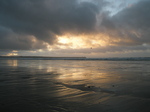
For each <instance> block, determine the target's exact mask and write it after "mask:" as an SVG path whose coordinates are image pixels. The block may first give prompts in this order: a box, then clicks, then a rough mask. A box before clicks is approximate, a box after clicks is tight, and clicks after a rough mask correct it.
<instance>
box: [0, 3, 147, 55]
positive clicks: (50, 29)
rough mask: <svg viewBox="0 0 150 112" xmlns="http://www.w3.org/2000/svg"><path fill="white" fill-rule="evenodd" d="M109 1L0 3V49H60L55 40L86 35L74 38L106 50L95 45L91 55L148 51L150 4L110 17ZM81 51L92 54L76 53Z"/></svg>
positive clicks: (134, 7)
mask: <svg viewBox="0 0 150 112" xmlns="http://www.w3.org/2000/svg"><path fill="white" fill-rule="evenodd" d="M108 1H109V0H107V1H106V0H0V49H1V50H2V49H3V50H6V49H7V50H35V49H44V48H47V45H49V46H55V45H56V44H59V45H60V43H58V37H59V36H64V35H66V34H67V33H69V34H72V35H85V36H84V37H82V36H79V37H77V38H81V37H82V38H85V39H83V40H86V43H87V44H88V45H89V46H90V42H91V41H89V42H88V41H87V40H88V39H89V40H95V41H97V42H98V40H103V41H107V45H108V47H107V46H106V47H107V48H103V47H101V46H100V47H98V46H96V45H95V46H96V50H95V51H94V50H93V52H105V51H106V50H107V51H114V52H115V51H118V50H119V51H121V50H122V51H124V49H125V48H128V49H131V50H138V49H139V50H148V49H150V48H149V47H148V46H149V44H150V37H149V36H150V22H149V20H150V14H149V12H150V7H149V6H150V1H148V0H140V1H139V2H137V3H135V4H130V5H128V6H127V7H125V6H124V7H125V8H124V9H122V10H121V11H119V12H118V13H117V14H115V15H113V16H110V15H111V14H110V13H109V12H108V11H106V10H105V8H106V7H107V8H108V7H109V6H111V1H110V2H108ZM118 10H119V9H118ZM86 35H90V36H86ZM91 35H95V36H91ZM92 45H93V44H91V47H92ZM66 46H68V45H67V44H66ZM112 46H113V47H112ZM128 46H129V47H128ZM132 46H133V47H132ZM139 46H141V47H139ZM143 46H147V47H146V48H145V47H143ZM112 48H113V49H112ZM81 51H82V52H91V51H86V50H85V49H84V51H83V50H76V52H81ZM66 52H70V51H66Z"/></svg>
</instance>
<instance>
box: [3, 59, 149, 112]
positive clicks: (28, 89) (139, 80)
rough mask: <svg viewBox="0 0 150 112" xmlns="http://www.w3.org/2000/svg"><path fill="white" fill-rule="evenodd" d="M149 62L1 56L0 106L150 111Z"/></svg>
mask: <svg viewBox="0 0 150 112" xmlns="http://www.w3.org/2000/svg"><path fill="white" fill-rule="evenodd" d="M149 68H150V62H146V61H140V62H136V61H133V62H129V61H128V62H125V61H124V62H122V61H117V62H116V61H60V60H59V61H57V60H55V61H52V60H51V61H47V60H34V61H33V60H0V110H1V112H149V110H150V107H149V105H150V89H149V88H150V69H149Z"/></svg>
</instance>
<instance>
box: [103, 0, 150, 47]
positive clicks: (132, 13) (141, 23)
mask: <svg viewBox="0 0 150 112" xmlns="http://www.w3.org/2000/svg"><path fill="white" fill-rule="evenodd" d="M149 12H150V1H140V2H138V3H136V4H133V5H131V6H129V7H127V8H125V9H123V10H122V11H120V12H118V13H117V14H116V15H114V16H113V17H108V16H104V19H103V21H102V24H101V27H102V28H103V32H108V33H107V34H108V35H109V36H110V37H111V38H112V39H120V41H119V42H117V43H115V42H114V44H118V45H126V46H127V45H142V44H144V43H147V44H150V37H149V36H150V21H149V20H150V13H149ZM106 30H107V31H106Z"/></svg>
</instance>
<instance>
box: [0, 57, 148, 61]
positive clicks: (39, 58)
mask: <svg viewBox="0 0 150 112" xmlns="http://www.w3.org/2000/svg"><path fill="white" fill-rule="evenodd" d="M2 59H17V60H110V61H123V60H124V61H132V60H133V61H150V57H112V58H109V57H107V58H87V57H48V56H0V60H2Z"/></svg>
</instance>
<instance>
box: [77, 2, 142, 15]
mask: <svg viewBox="0 0 150 112" xmlns="http://www.w3.org/2000/svg"><path fill="white" fill-rule="evenodd" d="M85 1H86V2H93V3H95V4H98V3H102V1H106V2H107V5H106V6H105V7H104V8H103V10H104V11H108V12H109V13H110V16H113V15H115V14H117V13H118V12H119V11H121V10H122V9H124V8H126V7H131V6H132V5H134V4H135V3H137V2H139V1H142V0H79V2H85Z"/></svg>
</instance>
